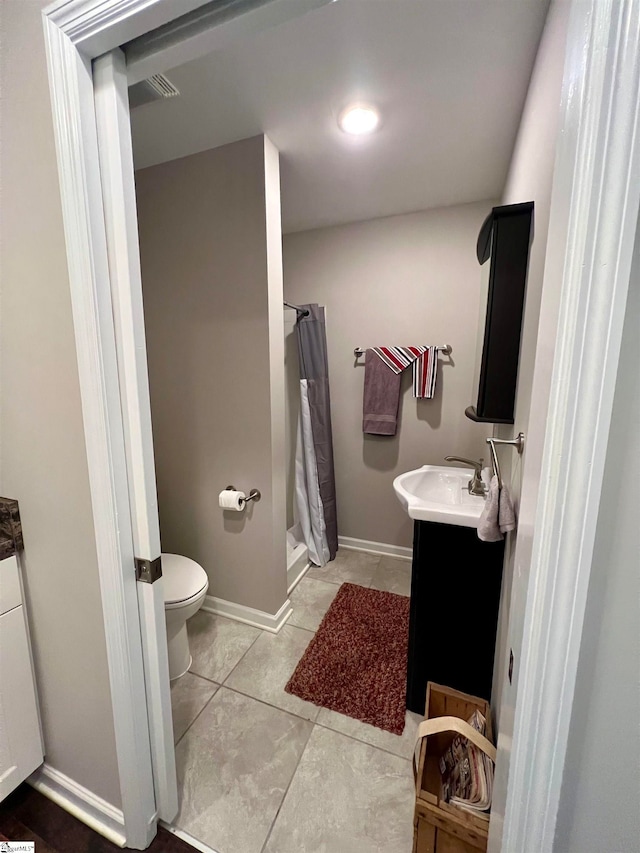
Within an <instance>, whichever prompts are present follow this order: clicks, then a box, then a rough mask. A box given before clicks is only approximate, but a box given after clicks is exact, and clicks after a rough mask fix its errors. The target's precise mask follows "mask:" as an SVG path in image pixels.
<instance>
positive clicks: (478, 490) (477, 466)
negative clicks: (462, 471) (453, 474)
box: [444, 456, 487, 498]
mask: <svg viewBox="0 0 640 853" xmlns="http://www.w3.org/2000/svg"><path fill="white" fill-rule="evenodd" d="M444 461H445V462H462V463H463V464H464V465H470V466H471V467H472V468H473V477H472V478H471V479H470V480H469V484H468V486H467V488H468V489H469V494H470V495H476V496H477V497H482V498H483V497H484V496H485V494H486V492H487V489H486V487H485V484H484V483H483V482H482V477H481V476H480V474H481V472H482V467H483V465H484V459H480V460H479V461H478V462H475V461H474V460H473V459H465V458H464V456H445V457H444Z"/></svg>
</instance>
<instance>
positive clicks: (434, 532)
mask: <svg viewBox="0 0 640 853" xmlns="http://www.w3.org/2000/svg"><path fill="white" fill-rule="evenodd" d="M414 525H415V526H414V540H413V566H412V573H411V605H410V615H409V656H408V666H407V708H408V709H409V710H410V711H415V712H417V713H418V714H424V703H425V693H426V689H427V681H434V682H436V683H437V684H443V685H446V686H447V687H453V688H454V689H455V690H461V691H463V692H464V693H471V694H472V695H473V696H479V697H481V698H482V699H490V698H491V683H492V679H493V659H494V654H495V645H496V632H497V627H498V610H499V606H500V588H501V585H502V560H503V556H504V541H502V542H481V541H480V540H479V539H478V535H477V531H476V529H475V527H455V526H454V525H451V524H436V523H434V522H431V521H416V522H414ZM458 555H459V556H458Z"/></svg>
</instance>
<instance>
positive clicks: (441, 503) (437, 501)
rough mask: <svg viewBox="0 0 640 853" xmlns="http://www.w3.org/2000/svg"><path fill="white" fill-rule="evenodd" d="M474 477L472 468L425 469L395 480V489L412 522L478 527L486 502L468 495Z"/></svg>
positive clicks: (439, 467) (402, 475)
mask: <svg viewBox="0 0 640 853" xmlns="http://www.w3.org/2000/svg"><path fill="white" fill-rule="evenodd" d="M472 474H473V471H472V470H471V469H470V468H448V467H445V466H444V465H423V466H422V468H417V469H416V470H415V471H407V473H406V474H400V475H399V476H398V477H396V478H395V480H394V481H393V488H394V490H395V493H396V495H397V497H398V500H399V501H400V503H401V504H402V506H403V507H404V508H405V509H406V511H407V513H408V514H409V517H410V518H414V519H417V520H418V521H439V522H440V523H441V524H456V525H458V526H459V527H477V526H478V519H479V518H480V513H481V512H482V508H483V506H484V498H481V497H477V496H476V495H470V494H469V490H468V488H467V487H468V484H469V480H470V479H471V476H472Z"/></svg>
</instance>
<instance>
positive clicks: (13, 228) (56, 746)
mask: <svg viewBox="0 0 640 853" xmlns="http://www.w3.org/2000/svg"><path fill="white" fill-rule="evenodd" d="M45 5H47V3H46V2H44V0H43V1H42V2H40V0H31V2H24V0H4V2H2V4H0V14H1V15H2V19H1V25H0V36H1V37H2V51H1V62H2V135H1V137H0V143H1V153H2V223H1V246H0V248H1V254H2V303H1V309H2V311H1V317H2V327H1V334H0V340H1V370H2V373H1V382H0V388H1V412H0V435H1V441H2V443H1V446H0V458H1V474H2V484H1V486H0V488H1V491H2V494H4V495H7V496H9V497H14V498H17V499H18V500H19V501H20V510H21V513H22V520H23V526H24V538H25V543H26V548H25V552H24V560H23V570H24V579H25V584H26V598H27V608H28V612H29V622H30V626H31V638H32V641H33V648H34V655H35V667H36V676H37V683H38V692H39V696H40V708H41V712H42V722H43V727H44V741H45V750H46V758H47V762H48V763H49V764H50V765H52V766H53V767H55V768H56V769H57V770H59V771H61V772H62V773H65V774H67V775H68V776H70V777H71V778H72V779H73V780H75V781H76V782H78V783H79V784H81V785H84V786H85V787H86V788H88V789H89V790H91V791H93V792H94V793H96V794H98V795H99V796H101V797H103V798H104V799H106V800H107V801H109V802H110V803H113V804H114V805H116V806H119V805H120V803H121V800H120V786H119V781H118V768H117V764H116V756H115V738H114V731H113V717H112V711H111V695H110V690H109V680H108V672H107V658H106V648H105V639H104V630H103V619H102V606H101V601H100V589H99V582H98V568H97V560H96V552H95V537H94V530H93V518H92V513H91V498H90V494H89V482H88V474H87V461H86V454H85V445H84V431H83V424H82V414H81V410H80V394H79V387H78V372H77V367H76V353H75V342H74V334H73V327H72V320H71V303H70V296H69V282H68V273H67V263H66V254H65V244H64V235H63V231H62V216H61V209H60V196H59V187H58V175H57V168H56V160H55V151H54V142H53V127H52V120H51V108H50V104H49V89H48V82H47V74H46V65H45V51H44V40H43V32H42V19H41V10H42V8H43V7H44V6H45Z"/></svg>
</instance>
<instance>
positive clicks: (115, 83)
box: [93, 49, 178, 820]
mask: <svg viewBox="0 0 640 853" xmlns="http://www.w3.org/2000/svg"><path fill="white" fill-rule="evenodd" d="M93 85H94V96H95V113H96V126H97V132H98V148H99V156H100V174H101V178H102V187H103V203H104V212H105V217H104V218H105V231H106V240H107V253H108V258H109V273H110V285H111V302H112V308H113V312H112V313H113V325H114V333H115V341H116V355H117V360H118V378H119V390H120V404H121V407H122V422H123V436H124V448H125V455H126V473H127V480H128V485H129V513H130V520H131V529H132V535H133V547H134V554H135V556H136V557H138V558H141V559H147V560H151V561H153V560H155V559H156V558H158V557H160V524H159V520H158V501H157V497H156V477H155V465H154V457H153V435H152V430H151V403H150V397H149V381H148V376H147V346H146V340H145V332H144V310H143V304H142V276H141V272H140V251H139V245H138V222H137V212H136V196H135V183H134V175H133V149H132V144H131V126H130V120H129V100H128V94H127V69H126V65H125V61H124V54H123V53H122V51H121V50H119V49H116V50H112V51H111V52H110V53H105V54H103V55H102V56H100V57H98V59H96V60H95V61H94V63H93ZM137 594H138V609H139V612H140V628H141V636H142V649H143V660H144V675H145V679H144V680H145V689H146V695H147V709H148V713H149V728H150V738H151V759H152V762H153V778H154V788H155V800H156V809H157V812H158V815H159V816H160V817H161V818H162V819H163V820H173V818H174V817H175V816H176V814H177V813H178V784H177V778H176V760H175V747H174V743H173V724H172V715H171V691H170V687H169V658H168V651H167V634H166V627H165V613H164V596H163V592H162V582H161V581H160V582H158V583H155V584H147V583H139V584H137Z"/></svg>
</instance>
